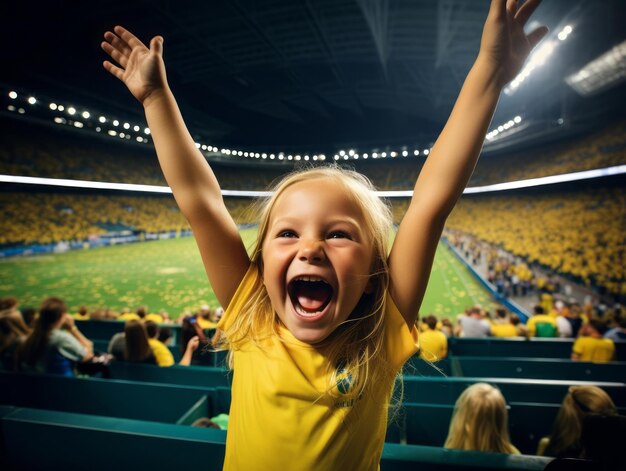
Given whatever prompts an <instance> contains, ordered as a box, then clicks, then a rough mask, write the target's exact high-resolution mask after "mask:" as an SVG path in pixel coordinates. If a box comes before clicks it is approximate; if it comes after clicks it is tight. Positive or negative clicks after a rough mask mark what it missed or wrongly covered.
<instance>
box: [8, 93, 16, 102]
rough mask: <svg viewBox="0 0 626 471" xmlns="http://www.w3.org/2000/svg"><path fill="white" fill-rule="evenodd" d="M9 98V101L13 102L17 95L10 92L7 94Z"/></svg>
mask: <svg viewBox="0 0 626 471" xmlns="http://www.w3.org/2000/svg"><path fill="white" fill-rule="evenodd" d="M9 98H10V99H11V100H15V99H16V98H17V93H16V92H14V91H10V92H9Z"/></svg>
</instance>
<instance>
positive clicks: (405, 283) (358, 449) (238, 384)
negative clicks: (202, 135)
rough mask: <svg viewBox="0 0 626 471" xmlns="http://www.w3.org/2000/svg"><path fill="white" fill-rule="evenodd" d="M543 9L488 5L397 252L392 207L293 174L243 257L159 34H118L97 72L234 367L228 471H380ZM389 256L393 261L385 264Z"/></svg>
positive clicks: (332, 172)
mask: <svg viewBox="0 0 626 471" xmlns="http://www.w3.org/2000/svg"><path fill="white" fill-rule="evenodd" d="M538 4H539V1H538V0H529V1H527V2H526V3H525V4H524V5H523V6H521V7H519V8H518V5H517V2H516V1H509V2H508V4H507V3H506V2H505V1H504V0H494V1H493V2H492V5H491V8H490V11H489V15H488V18H487V22H486V25H485V28H484V32H483V37H482V42H481V48H480V52H479V54H478V57H477V59H476V63H475V65H474V67H473V68H472V70H471V71H470V73H469V75H468V77H467V80H466V81H465V84H464V86H463V89H462V91H461V93H460V96H459V99H458V101H457V103H456V105H455V108H454V110H453V111H452V114H451V116H450V119H449V120H448V122H447V124H446V126H445V128H444V130H443V132H442V133H441V136H440V137H439V139H438V140H437V142H436V144H435V146H434V147H433V150H432V152H431V154H430V156H429V157H428V160H427V162H426V164H425V165H424V167H423V169H422V171H421V173H420V176H419V179H418V181H417V182H416V185H415V194H414V198H413V201H412V203H411V204H410V206H409V209H408V210H407V213H406V215H405V217H404V220H403V222H402V224H401V226H400V228H399V230H398V233H397V235H396V238H395V242H394V245H393V247H392V248H391V251H390V252H388V251H387V247H386V240H387V235H388V232H389V229H390V222H391V220H390V217H389V210H388V209H387V208H385V207H384V205H383V204H382V203H381V202H380V201H379V200H378V199H377V198H376V197H375V196H373V189H372V188H371V185H370V184H369V183H368V182H367V181H366V180H365V179H364V178H363V177H361V176H359V175H357V174H355V173H353V172H345V171H340V170H338V169H321V170H317V169H316V170H311V171H309V172H304V173H299V174H295V175H292V176H289V177H287V178H286V179H285V180H284V181H283V182H282V183H281V184H280V185H279V186H278V188H276V190H275V192H274V194H273V196H272V197H271V198H270V200H269V202H268V203H267V205H266V209H265V211H264V213H263V215H262V218H261V222H260V228H259V238H258V243H257V247H256V249H255V250H254V252H253V254H252V256H251V257H249V256H248V254H247V252H246V249H245V247H244V245H243V242H242V240H241V237H240V236H239V232H238V231H237V226H236V225H235V223H234V221H233V219H232V218H231V216H230V215H229V214H228V212H227V210H226V206H225V205H224V202H223V200H222V196H221V189H220V186H219V184H218V182H217V179H216V178H215V175H214V173H213V171H212V170H211V168H210V166H209V165H208V163H207V161H206V159H205V158H204V156H203V155H202V154H201V153H200V152H199V151H198V149H197V148H196V146H195V143H194V141H193V139H192V138H191V136H190V134H189V132H188V131H187V128H186V126H185V123H184V121H183V118H182V116H181V114H180V111H179V108H178V105H177V103H176V101H175V99H174V96H173V94H172V92H171V90H170V89H169V86H168V84H167V78H166V72H165V64H164V62H163V57H162V56H163V38H162V37H161V36H155V37H154V38H152V40H151V41H150V45H149V47H147V46H145V45H144V44H143V43H142V42H141V41H140V40H139V39H137V38H136V37H135V36H134V35H133V34H132V33H130V32H129V31H128V30H126V29H124V28H123V27H121V26H116V27H115V28H114V29H113V31H112V32H106V33H105V35H104V39H105V41H104V42H103V43H102V48H103V49H104V51H105V52H106V53H108V54H109V55H110V57H111V58H112V59H113V60H114V61H115V62H117V64H118V65H114V64H113V63H111V62H109V61H105V62H104V67H105V69H106V70H107V71H109V72H110V73H111V74H112V75H114V76H115V77H117V78H118V79H120V80H121V81H122V82H124V84H125V85H126V86H127V87H128V89H129V91H130V92H131V93H132V94H133V96H135V98H137V99H138V100H139V101H140V102H141V103H142V105H143V107H144V111H145V113H146V118H147V121H148V125H149V127H150V130H151V134H152V137H153V139H154V144H155V147H156V150H157V155H158V158H159V162H160V164H161V168H162V170H163V173H164V175H165V178H166V180H167V182H168V184H169V186H170V187H171V188H172V191H173V193H174V197H175V198H176V201H177V203H178V205H179V207H180V209H181V211H182V212H183V214H184V215H185V217H186V218H187V219H188V221H189V223H190V225H191V227H192V229H193V232H194V235H195V238H196V241H197V243H198V247H199V250H200V254H201V257H202V260H203V262H204V266H205V269H206V272H207V275H208V277H209V281H210V282H211V285H212V288H213V290H214V292H215V294H216V296H217V298H218V301H219V302H220V304H221V305H222V306H228V308H227V310H226V312H225V314H224V316H223V318H222V320H221V321H220V323H219V325H218V328H219V329H220V330H221V332H222V336H221V340H220V341H221V343H222V345H226V346H228V347H229V348H230V349H231V352H232V366H233V368H234V377H233V386H232V397H233V399H232V406H231V411H230V423H229V431H228V438H227V442H226V456H225V464H224V467H225V469H241V470H254V469H281V468H282V469H307V470H310V469H323V470H329V469H359V470H368V469H371V470H375V469H378V466H379V461H380V455H381V453H382V447H383V442H384V436H385V427H386V417H387V403H388V401H389V397H390V394H391V390H392V387H393V383H394V377H395V375H396V374H397V372H398V371H399V370H400V368H401V367H402V365H403V363H404V362H405V361H406V359H407V358H409V357H410V356H411V355H412V354H413V353H415V351H416V350H417V345H416V343H417V331H416V329H415V327H414V325H415V321H416V318H417V313H418V309H419V306H420V304H421V301H422V297H423V295H424V291H425V289H426V284H427V282H428V277H429V274H430V270H431V266H432V262H433V257H434V254H435V249H436V247H437V243H438V240H439V237H440V235H441V232H442V229H443V226H444V223H445V220H446V217H447V216H448V214H449V213H450V211H451V210H452V208H453V207H454V204H455V202H456V201H457V199H458V198H459V196H460V195H461V193H462V191H463V188H464V187H465V185H466V183H467V181H468V179H469V177H470V175H471V173H472V170H473V168H474V166H475V164H476V161H477V159H478V154H479V152H480V148H481V146H482V142H483V139H484V136H485V134H486V131H487V127H488V125H489V122H490V120H491V117H492V115H493V112H494V109H495V107H496V103H497V101H498V97H499V95H500V92H501V90H502V88H503V87H504V85H505V84H506V83H507V82H508V81H510V80H511V79H512V78H513V77H515V75H516V74H517V72H518V71H519V70H520V68H521V66H522V64H523V62H524V60H525V59H526V57H527V56H528V54H529V52H530V50H531V49H532V48H533V47H534V46H535V45H536V44H537V43H538V42H539V40H540V39H541V38H542V37H543V35H544V34H545V32H546V28H539V29H537V30H535V31H533V32H532V33H530V34H529V35H526V34H525V33H524V31H523V27H524V25H525V24H526V22H527V20H528V18H529V17H530V15H531V13H532V12H533V11H534V10H535V8H536V7H537V5H538ZM387 254H389V255H387Z"/></svg>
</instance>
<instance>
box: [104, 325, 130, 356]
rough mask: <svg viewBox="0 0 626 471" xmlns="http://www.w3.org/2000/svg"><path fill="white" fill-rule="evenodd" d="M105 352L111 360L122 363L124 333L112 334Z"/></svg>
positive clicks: (124, 343)
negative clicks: (111, 357)
mask: <svg viewBox="0 0 626 471" xmlns="http://www.w3.org/2000/svg"><path fill="white" fill-rule="evenodd" d="M107 352H109V353H110V354H111V355H113V358H115V359H116V360H118V361H124V357H125V352H126V334H125V333H124V332H118V333H116V334H113V336H112V337H111V340H109V345H108V347H107Z"/></svg>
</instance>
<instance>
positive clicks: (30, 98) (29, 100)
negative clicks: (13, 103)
mask: <svg viewBox="0 0 626 471" xmlns="http://www.w3.org/2000/svg"><path fill="white" fill-rule="evenodd" d="M26 101H27V102H28V104H29V105H34V104H35V103H37V98H35V97H34V96H29V97H28V100H26Z"/></svg>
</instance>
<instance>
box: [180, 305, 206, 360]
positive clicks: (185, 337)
mask: <svg viewBox="0 0 626 471" xmlns="http://www.w3.org/2000/svg"><path fill="white" fill-rule="evenodd" d="M194 337H197V338H198V345H197V347H196V348H195V349H193V351H192V356H191V358H190V360H189V364H190V365H203V366H213V359H212V357H211V355H210V352H209V351H208V348H209V340H208V339H207V337H206V335H204V331H203V330H202V329H201V328H200V326H199V325H198V319H197V317H196V316H186V317H185V318H184V319H183V323H182V325H181V329H180V345H179V348H180V351H181V352H182V353H183V354H185V353H187V351H188V347H189V342H190V341H191V340H192V339H193V338H194ZM181 363H182V361H181Z"/></svg>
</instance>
